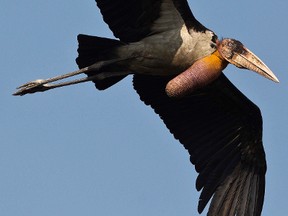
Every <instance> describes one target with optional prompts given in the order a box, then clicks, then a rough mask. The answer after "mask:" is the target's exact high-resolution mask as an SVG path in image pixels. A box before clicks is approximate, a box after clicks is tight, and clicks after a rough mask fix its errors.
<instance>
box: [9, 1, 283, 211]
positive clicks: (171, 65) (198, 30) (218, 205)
mask: <svg viewBox="0 0 288 216" xmlns="http://www.w3.org/2000/svg"><path fill="white" fill-rule="evenodd" d="M96 3H97V6H98V7H99V8H100V11H101V13H102V15H103V19H104V21H105V22H106V23H107V24H108V26H109V27H110V29H111V30H112V32H113V33H114V35H115V37H116V38H118V39H109V38H102V37H96V36H89V35H83V34H80V35H78V42H79V48H78V54H79V55H78V57H77V59H76V62H77V64H78V66H79V68H80V69H79V70H77V71H74V72H71V73H67V74H64V75H60V76H56V77H53V78H49V79H39V80H35V81H32V82H28V83H26V84H24V85H22V86H20V87H18V90H17V92H16V93H14V95H25V94H28V93H35V92H42V91H47V90H49V89H53V88H57V87H63V86H67V85H72V84H76V83H82V82H87V81H93V82H94V83H95V86H96V88H97V89H99V90H104V89H107V88H109V87H110V86H112V85H114V84H116V83H117V82H119V81H120V80H122V79H123V78H125V77H126V76H128V75H131V74H132V75H133V86H134V89H135V90H136V92H137V93H138V94H139V96H140V99H141V100H142V101H143V102H144V103H145V104H146V105H149V106H151V107H152V108H153V109H154V110H155V112H156V113H157V114H158V115H159V116H160V118H161V119H162V120H163V122H164V123H165V125H166V126H167V128H168V129H169V131H170V132H171V133H172V134H173V135H174V137H175V138H176V139H177V140H179V141H180V143H181V144H183V146H184V147H185V148H186V149H187V151H188V153H189V155H190V161H191V163H192V164H194V165H195V169H196V171H197V172H198V173H199V175H198V177H197V180H196V188H197V190H198V191H201V194H200V198H199V203H198V212H199V213H202V211H203V210H204V208H205V207H206V205H207V204H208V202H209V201H210V200H211V203H210V206H209V209H208V215H210V216H226V215H227V216H232V215H237V216H258V215H261V211H262V207H263V200H264V193H265V173H266V160H265V152H264V149H263V144H262V117H261V112H260V110H259V108H258V107H257V106H256V105H255V104H253V103H252V102H251V101H250V100H249V99H248V98H247V97H245V96H244V95H243V94H242V93H241V92H240V91H239V90H238V89H237V88H236V87H235V86H234V85H233V84H232V83H231V82H230V81H229V80H228V79H227V78H226V77H225V75H224V74H223V73H222V71H223V70H224V69H225V67H226V66H227V65H228V64H229V63H231V64H233V65H235V66H236V67H238V68H244V69H248V70H251V71H254V72H256V73H258V74H260V75H262V76H264V77H266V78H268V79H270V80H272V81H275V82H279V81H278V79H277V77H276V76H275V75H274V74H273V73H272V71H271V70H270V69H269V68H268V67H267V66H266V65H265V64H264V63H263V62H262V61H261V60H260V59H259V58H258V57H257V56H256V55H255V54H253V53H252V52H251V51H250V50H249V49H247V48H246V47H245V46H244V45H243V44H242V43H241V42H239V41H238V40H235V39H229V38H224V39H218V37H217V35H216V34H215V33H214V32H213V31H211V30H209V29H208V28H206V27H205V26H203V25H202V24H201V23H200V22H199V21H197V20H196V18H195V17H194V15H193V13H192V12H191V10H190V8H189V5H188V2H187V0H96ZM83 73H84V74H86V75H87V76H85V77H83V78H79V79H76V80H70V81H62V82H58V83H57V82H56V81H58V80H63V79H67V78H69V77H72V76H76V75H79V74H83ZM55 82H56V83H55Z"/></svg>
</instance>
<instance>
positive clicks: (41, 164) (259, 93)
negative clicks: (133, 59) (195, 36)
mask: <svg viewBox="0 0 288 216" xmlns="http://www.w3.org/2000/svg"><path fill="white" fill-rule="evenodd" d="M189 3H190V5H191V7H192V8H193V12H194V15H195V16H196V17H197V19H198V20H199V21H200V22H202V23H203V24H204V25H205V26H206V27H208V28H210V29H212V30H214V31H215V32H216V34H218V36H219V37H232V38H236V39H239V40H240V41H242V42H243V43H244V44H245V45H246V46H247V47H248V48H249V49H251V50H252V51H253V52H254V53H256V54H257V55H258V56H260V57H261V59H262V60H263V61H264V62H265V63H266V64H267V65H268V66H269V67H270V68H271V69H272V71H274V72H275V74H276V75H277V76H278V78H279V79H280V84H275V83H273V82H271V81H269V80H266V79H264V78H262V77H260V76H258V75H256V74H254V73H251V72H248V71H245V70H240V69H238V68H235V67H234V66H229V67H228V68H227V69H226V70H225V74H226V75H227V76H228V77H229V78H230V79H231V80H232V81H233V83H234V84H235V85H236V86H237V87H238V88H239V89H240V90H241V91H242V92H243V93H244V94H246V95H247V96H248V97H249V98H250V99H251V100H252V101H253V102H254V103H256V104H257V105H258V106H259V107H260V108H261V110H262V114H263V118H264V145H265V150H266V154H267V162H268V172H267V190H266V198H265V204H264V209H263V215H264V216H270V215H286V214H287V212H288V205H287V193H288V187H287V182H288V174H287V171H288V169H287V165H288V156H287V155H288V145H287V133H288V132H287V122H288V99H287V93H288V86H287V81H288V76H287V72H288V71H287V48H288V45H287V34H288V25H287V23H288V15H287V8H288V2H287V1H283V0H282V1H281V0H280V1H270V0H268V1H257V0H256V1H249V0H242V1H233V2H232V1H229V3H228V1H208V0H202V1H196V0H195V1H190V2H189ZM0 26H1V28H0V29H1V30H0V31H1V34H0V62H1V79H0V98H1V102H0V104H1V106H0V123H1V124H0V125H1V126H0V127H1V130H0V133H1V134H0V215H3V216H40V215H41V216H51V215H53V216H58V215H59V216H60V215H61V216H63V215H69V216H74V215H75V216H76V215H85V216H90V215H91V216H92V215H93V216H95V215H105V216H106V215H109V216H113V215H117V216H118V215H125V216H129V215H131V216H135V215H137V216H147V215H149V216H159V215H165V216H175V215H197V213H196V212H197V211H196V209H197V201H198V197H199V193H198V192H197V191H196V190H195V178H196V172H195V171H194V168H193V166H192V165H191V164H190V162H189V156H188V153H187V152H186V150H184V148H183V147H182V146H181V145H179V143H178V141H176V140H174V139H173V136H172V135H171V134H169V132H168V130H167V129H166V128H165V126H164V124H163V123H162V122H161V121H160V119H159V117H158V116H157V115H155V114H154V113H153V111H152V109H151V108H149V107H146V106H144V104H143V103H142V102H141V101H140V100H139V97H138V95H137V94H136V93H135V91H134V90H133V88H132V85H131V77H130V78H127V79H125V80H124V81H122V82H121V83H119V84H118V85H116V86H114V87H112V88H111V89H109V90H107V91H102V92H100V91H96V90H95V88H94V85H93V84H92V83H86V84H80V85H77V86H72V87H65V88H62V89H58V90H51V91H49V92H46V93H38V94H34V95H28V96H24V97H13V96H12V93H13V92H14V91H15V87H17V86H18V85H20V84H22V83H24V82H27V81H30V80H34V79H38V78H48V77H51V76H55V75H57V74H60V73H64V72H69V71H73V70H75V69H76V68H77V66H76V64H75V61H74V59H75V58H76V56H77V52H76V49H77V41H76V36H77V34H78V33H85V34H91V35H100V36H105V37H112V34H111V32H110V31H109V29H108V28H107V26H106V24H105V23H104V22H103V21H102V18H101V16H100V14H99V11H98V8H97V7H96V6H95V2H94V1H93V0H81V1H80V0H75V1H58V0H50V1H41V0H40V1H39V0H37V1H36V0H23V1H14V0H9V1H8V0H2V2H1V7H0Z"/></svg>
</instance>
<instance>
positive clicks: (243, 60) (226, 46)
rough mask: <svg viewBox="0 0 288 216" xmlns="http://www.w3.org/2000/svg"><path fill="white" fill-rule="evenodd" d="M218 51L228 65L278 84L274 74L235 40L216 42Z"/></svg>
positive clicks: (226, 39)
mask: <svg viewBox="0 0 288 216" xmlns="http://www.w3.org/2000/svg"><path fill="white" fill-rule="evenodd" d="M217 48H218V51H219V53H220V54H221V55H222V57H223V58H224V59H225V60H227V61H228V62H229V63H231V64H233V65H235V66H237V67H239V68H245V69H248V70H251V71H255V72H256V73H258V74H260V75H262V76H264V77H266V78H267V79H270V80H272V81H274V82H277V83H278V82H279V80H278V78H277V77H276V76H275V74H274V73H273V72H272V71H271V70H270V69H269V68H268V67H267V66H266V65H265V64H264V63H263V62H262V61H261V59H259V58H258V57H257V56H256V55H255V54H254V53H252V52H251V51H250V50H249V49H247V48H246V47H244V45H243V44H242V43H241V42H240V41H237V40H235V39H228V38H225V39H223V40H222V41H219V42H218V46H217Z"/></svg>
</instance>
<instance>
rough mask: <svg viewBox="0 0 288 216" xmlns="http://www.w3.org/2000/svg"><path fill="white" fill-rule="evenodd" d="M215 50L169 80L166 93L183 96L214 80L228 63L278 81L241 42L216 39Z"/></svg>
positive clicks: (171, 95) (172, 95)
mask: <svg viewBox="0 0 288 216" xmlns="http://www.w3.org/2000/svg"><path fill="white" fill-rule="evenodd" d="M216 44H217V50H216V51H215V52H213V53H212V54H211V55H208V56H205V57H203V58H201V59H198V60H197V61H196V62H194V63H193V65H191V67H189V68H188V69H187V70H185V71H184V72H182V73H181V74H179V75H178V76H176V77H175V78H173V79H172V80H170V81H169V83H168V84H167V86H166V93H167V95H168V96H170V97H183V96H185V95H187V94H189V93H191V92H193V91H195V90H196V89H199V88H202V87H205V86H206V85H208V84H209V83H211V82H213V81H214V80H216V79H217V78H218V77H219V76H220V74H221V72H222V70H224V69H225V67H226V66H227V64H228V63H231V64H233V65H235V66H236V67H239V68H245V69H248V70H251V71H255V72H256V73H258V74H260V75H262V76H264V77H266V78H268V79H270V80H273V81H274V82H279V80H278V79H277V77H276V76H275V75H274V74H273V72H272V71H271V70H270V69H269V68H268V67H267V66H266V65H265V64H264V63H263V62H262V61H261V60H260V59H259V58H258V57H257V56H256V55H255V54H254V53H252V52H251V51H250V50H249V49H247V48H246V47H245V46H244V45H243V44H242V43H241V42H239V41H237V40H235V39H228V38H225V39H223V40H221V41H219V40H218V41H217V43H216Z"/></svg>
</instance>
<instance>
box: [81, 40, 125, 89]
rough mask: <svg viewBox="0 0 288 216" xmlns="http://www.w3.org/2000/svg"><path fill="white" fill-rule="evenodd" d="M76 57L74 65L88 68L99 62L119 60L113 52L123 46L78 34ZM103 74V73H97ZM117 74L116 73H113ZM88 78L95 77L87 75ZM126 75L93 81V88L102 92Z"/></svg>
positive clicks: (114, 41) (115, 41)
mask: <svg viewBox="0 0 288 216" xmlns="http://www.w3.org/2000/svg"><path fill="white" fill-rule="evenodd" d="M77 39H78V43H79V47H78V50H77V51H78V57H77V59H76V63H77V64H78V66H79V68H84V67H87V66H90V65H92V64H94V63H96V62H99V61H106V60H113V59H117V58H119V56H117V54H116V52H115V50H116V49H117V48H118V47H121V46H123V45H125V44H124V43H122V42H121V41H119V40H114V39H109V38H102V37H96V36H89V35H83V34H80V35H78V37H77ZM100 72H103V71H99V73H100ZM115 74H117V73H115ZM87 75H88V76H92V75H95V73H93V74H91V73H87ZM125 76H126V75H119V76H112V77H107V78H104V79H101V80H93V82H94V83H95V86H96V88H97V89H99V90H104V89H107V88H109V87H110V86H112V85H114V84H115V83H117V82H119V81H120V80H122V79H123V78H124V77H125Z"/></svg>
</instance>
